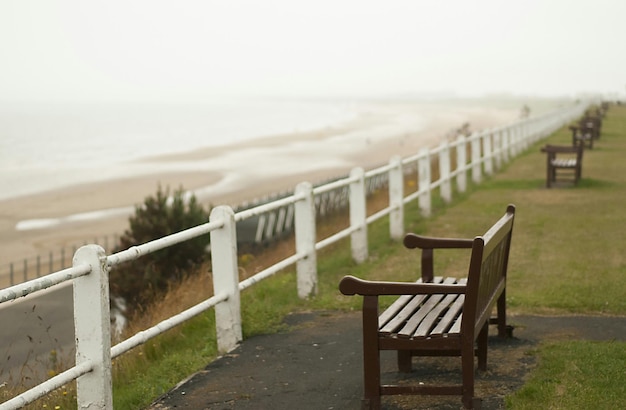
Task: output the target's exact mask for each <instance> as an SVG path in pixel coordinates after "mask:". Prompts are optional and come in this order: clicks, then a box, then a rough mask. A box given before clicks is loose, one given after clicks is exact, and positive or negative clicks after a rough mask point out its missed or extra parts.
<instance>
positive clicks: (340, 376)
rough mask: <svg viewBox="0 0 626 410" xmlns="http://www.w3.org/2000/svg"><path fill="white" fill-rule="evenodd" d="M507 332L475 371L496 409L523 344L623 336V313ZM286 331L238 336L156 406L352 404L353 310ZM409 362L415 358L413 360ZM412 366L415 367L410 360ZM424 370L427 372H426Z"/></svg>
mask: <svg viewBox="0 0 626 410" xmlns="http://www.w3.org/2000/svg"><path fill="white" fill-rule="evenodd" d="M509 320H510V323H511V324H513V325H514V326H515V327H516V328H515V331H514V337H513V338H512V339H508V340H506V341H502V340H500V339H498V338H497V337H491V338H490V341H489V343H490V347H489V349H490V350H489V370H488V371H487V372H485V373H478V376H477V391H478V394H479V395H480V396H481V397H482V398H483V408H485V409H500V408H504V396H505V395H506V394H509V393H511V392H513V391H515V390H517V389H518V388H519V387H520V386H521V385H522V383H523V377H524V375H525V374H527V373H528V371H529V370H530V369H531V368H532V367H533V366H534V356H532V355H528V354H527V352H528V350H530V349H532V348H533V346H534V345H535V344H536V343H537V342H538V341H539V340H551V339H585V340H611V339H615V340H622V341H626V317H618V318H615V317H590V316H582V317H581V316H566V317H563V316H559V317H540V316H516V317H511V318H510V319H509ZM286 321H287V323H288V324H289V325H290V326H291V329H292V330H290V331H288V332H285V333H279V334H271V335H262V336H256V337H252V338H250V339H247V340H245V341H244V342H243V343H242V344H241V345H240V346H239V347H238V348H237V349H236V350H234V351H233V352H232V353H231V354H229V355H227V356H224V357H222V358H220V359H218V360H216V361H214V362H213V363H210V364H209V365H208V366H207V367H206V368H205V369H204V370H202V371H200V372H198V373H196V374H194V375H193V376H191V377H190V378H189V379H187V380H186V381H184V382H182V383H181V384H180V385H179V386H178V387H177V388H175V389H173V390H172V391H171V392H169V393H167V394H166V395H164V396H163V397H161V398H160V399H159V400H157V401H156V402H155V403H154V404H153V405H152V406H151V407H150V409H151V410H157V409H161V410H162V409H219V410H221V409H255V410H259V409H273V410H280V409H303V410H307V409H311V410H320V409H342V410H343V409H359V408H360V400H361V395H362V369H363V367H362V358H361V352H362V348H361V340H362V339H361V316H360V312H353V313H340V312H316V313H309V314H296V315H291V316H289V317H288V318H287V320H286ZM382 357H383V359H382V361H383V373H384V375H383V377H384V378H388V379H390V380H393V379H395V378H396V377H397V373H396V368H395V356H394V354H393V353H392V352H384V354H383V355H382ZM420 360H423V362H419V363H421V364H423V366H421V367H420V368H419V369H414V371H413V373H412V374H411V375H410V376H409V377H410V378H412V379H415V378H420V377H423V378H424V379H428V378H432V377H450V378H451V380H454V378H455V377H458V375H459V374H460V367H459V364H458V359H450V358H435V359H420ZM416 364H417V362H416ZM414 367H417V366H414ZM431 373H432V374H431ZM383 406H384V408H385V409H391V410H395V409H409V408H410V409H432V408H438V409H458V408H459V406H460V398H459V397H456V396H452V397H441V396H435V397H424V396H417V397H410V396H409V397H401V396H395V397H393V398H392V397H385V398H383Z"/></svg>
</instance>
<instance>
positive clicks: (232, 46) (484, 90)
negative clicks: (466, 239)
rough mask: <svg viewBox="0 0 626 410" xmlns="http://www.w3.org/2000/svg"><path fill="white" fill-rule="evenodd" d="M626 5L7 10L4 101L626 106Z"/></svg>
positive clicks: (56, 1)
mask: <svg viewBox="0 0 626 410" xmlns="http://www.w3.org/2000/svg"><path fill="white" fill-rule="evenodd" d="M625 19H626V1H624V0H595V1H593V2H590V1H580V0H579V1H576V0H526V1H496V0H493V1H491V0H478V1H467V0H458V1H457V0H450V1H443V0H442V1H432V0H431V1H422V0H406V1H405V0H379V1H371V0H312V1H302V0H300V1H299V0H250V1H243V0H222V1H211V0H204V1H157V0H149V1H143V0H142V1H133V0H124V1H111V0H109V1H79V0H76V1H71V0H65V1H62V0H41V1H33V0H2V1H0V100H5V101H15V100H52V101H54V100H122V101H126V100H165V101H170V100H183V101H184V100H203V99H207V98H209V99H212V98H215V97H219V96H223V95H286V96H299V95H307V96H326V95H329V96H363V95H365V96H370V95H390V94H432V93H442V92H445V93H455V94H456V95H461V96H465V95H483V94H493V93H512V94H516V95H539V96H562V95H567V96H575V95H577V94H578V93H581V92H592V93H596V92H597V93H605V94H606V93H611V94H613V95H615V94H617V93H619V95H620V96H622V97H624V96H626V51H625V50H626V22H625V21H626V20H625Z"/></svg>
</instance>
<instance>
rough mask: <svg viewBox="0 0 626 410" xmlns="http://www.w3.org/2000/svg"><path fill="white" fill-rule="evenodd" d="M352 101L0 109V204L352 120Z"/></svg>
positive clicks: (43, 105)
mask: <svg viewBox="0 0 626 410" xmlns="http://www.w3.org/2000/svg"><path fill="white" fill-rule="evenodd" d="M358 113H359V108H358V104H357V103H355V102H354V101H350V100H305V99H301V100H294V99H258V98H237V99H236V98H231V99H220V100H219V101H217V100H216V101H213V102H201V103H200V102H198V103H94V102H91V103H0V200H2V199H7V198H14V197H18V196H23V195H28V194H34V193H38V192H42V191H47V190H52V189H56V188H61V187H65V186H70V185H74V184H79V183H88V182H96V181H98V180H106V179H112V178H117V177H123V176H124V175H125V174H127V173H128V172H132V173H134V174H137V173H142V172H145V173H149V172H151V171H153V170H151V169H147V168H145V167H144V168H141V166H139V165H138V164H139V162H140V161H138V160H140V159H142V158H146V157H153V156H158V155H163V154H174V153H184V152H189V151H193V150H195V149H199V148H207V147H217V146H223V145H228V144H232V143H238V142H242V141H247V140H252V139H255V138H263V137H267V136H271V135H280V134H287V133H294V132H303V131H309V130H314V129H319V128H323V127H327V126H332V125H338V124H342V123H345V122H347V121H350V120H351V119H353V118H355V117H356V116H357V115H358Z"/></svg>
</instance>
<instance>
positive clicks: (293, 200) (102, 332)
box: [0, 103, 586, 410]
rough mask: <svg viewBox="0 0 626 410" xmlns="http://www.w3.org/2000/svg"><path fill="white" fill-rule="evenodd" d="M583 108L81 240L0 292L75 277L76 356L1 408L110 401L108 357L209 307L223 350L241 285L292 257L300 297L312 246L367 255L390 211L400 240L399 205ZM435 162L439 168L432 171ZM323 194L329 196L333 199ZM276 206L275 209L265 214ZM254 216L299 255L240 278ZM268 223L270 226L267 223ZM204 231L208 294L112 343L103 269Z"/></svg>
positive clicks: (312, 289) (308, 278)
mask: <svg viewBox="0 0 626 410" xmlns="http://www.w3.org/2000/svg"><path fill="white" fill-rule="evenodd" d="M585 108H586V104H582V103H580V104H577V105H574V106H571V107H566V108H562V109H559V110H557V111H555V112H552V113H548V114H546V115H543V116H541V117H537V118H529V119H525V120H522V121H519V122H516V123H514V124H511V125H509V126H506V127H502V128H498V129H491V130H485V131H482V132H477V133H474V134H472V135H471V136H467V137H466V136H460V137H458V138H457V139H456V140H455V141H453V142H443V143H442V144H441V145H440V146H439V147H437V148H435V149H432V150H431V149H428V148H424V149H422V150H421V151H420V152H419V153H418V154H416V155H414V156H410V157H407V158H400V157H395V158H392V159H391V161H390V162H389V164H388V165H385V166H383V167H380V168H377V169H373V170H370V171H367V172H366V171H364V170H363V169H362V168H355V169H354V170H353V171H352V172H351V173H350V175H349V176H348V177H346V178H343V179H339V180H336V181H333V182H331V183H328V184H325V185H321V186H318V187H313V186H312V185H311V184H310V183H308V182H302V183H300V184H298V185H297V187H296V189H295V192H294V193H293V194H291V195H288V196H286V197H284V198H281V199H279V200H276V201H272V202H269V203H266V204H262V205H259V206H257V207H253V208H249V209H246V210H243V211H240V212H237V213H235V212H234V211H233V210H232V208H230V207H228V206H217V207H215V208H213V210H212V212H211V216H210V220H209V222H208V223H206V224H204V225H200V226H196V227H193V228H190V229H187V230H185V231H182V232H178V233H176V234H173V235H169V236H166V237H163V238H160V239H157V240H154V241H151V242H148V243H145V244H143V245H139V246H134V247H131V248H129V249H127V250H124V251H122V252H118V253H115V254H112V255H106V254H105V251H104V249H103V248H102V247H101V246H99V245H86V246H83V247H81V248H80V249H78V250H77V251H76V253H75V254H74V257H73V266H72V267H71V268H68V269H63V270H61V271H58V272H55V273H52V274H49V275H46V276H44V277H42V278H38V279H34V280H30V281H28V282H25V283H22V284H19V285H15V286H12V287H9V288H6V289H3V290H0V303H4V302H8V301H11V300H15V299H18V298H20V297H22V296H26V295H28V294H32V293H35V292H38V291H40V290H42V289H46V288H49V287H52V286H55V285H58V284H60V283H63V282H66V281H73V284H74V292H73V295H74V296H73V297H74V322H75V330H76V335H75V339H76V364H75V365H74V366H73V367H71V368H70V369H68V370H66V371H64V372H62V373H60V374H58V375H56V376H54V377H52V378H50V379H48V380H46V381H45V382H43V383H41V384H39V385H37V386H35V387H33V388H31V389H30V390H28V391H26V392H24V393H22V394H20V395H18V396H16V397H14V398H12V399H10V400H8V401H6V402H4V403H2V404H0V409H2V410H5V409H15V408H19V407H22V406H24V405H26V404H28V403H31V402H33V401H35V400H36V399H38V398H40V397H42V396H44V395H46V394H48V393H49V392H51V391H52V390H54V389H57V388H59V387H61V386H63V385H65V384H66V383H68V382H70V381H72V380H76V388H77V402H78V407H79V408H86V407H90V408H100V409H109V408H112V394H113V393H112V381H111V360H112V359H113V358H115V357H117V356H119V355H121V354H123V353H125V352H127V351H129V350H130V349H133V348H134V347H136V346H139V345H141V344H143V343H145V342H147V341H148V340H150V339H151V338H153V337H155V336H157V335H159V334H161V333H163V332H164V331H166V330H168V329H171V328H172V327H174V326H177V325H179V324H181V323H183V322H185V321H186V320H188V319H190V318H192V317H194V316H196V315H198V314H200V313H202V312H205V311H207V310H208V309H211V308H214V310H215V316H216V335H217V348H218V351H219V352H220V353H222V354H223V353H226V352H229V351H230V350H232V349H234V348H235V347H236V346H237V344H238V343H239V342H241V340H242V330H241V313H240V304H239V300H240V292H241V291H243V290H245V289H247V288H248V287H250V286H253V285H254V284H255V283H257V282H259V281H261V280H263V279H265V278H267V277H270V276H272V275H274V274H275V273H276V272H278V271H280V270H282V269H284V268H286V267H288V266H291V265H294V264H295V265H296V275H297V288H298V290H297V291H298V295H299V296H300V297H301V298H308V297H312V296H314V295H315V293H316V291H317V256H316V253H317V251H318V250H320V249H322V248H324V247H326V246H328V245H330V244H333V243H336V242H338V241H340V240H342V239H343V238H350V244H351V251H352V257H353V259H354V260H355V261H356V262H357V263H361V262H364V261H365V260H366V259H367V256H368V241H367V227H368V225H369V224H371V223H372V222H373V221H375V220H378V219H380V218H383V217H385V216H388V217H389V231H390V232H389V233H390V237H391V238H392V239H395V240H399V239H400V238H401V237H402V235H403V234H404V227H403V223H404V205H405V204H407V203H409V202H411V201H415V200H417V201H418V205H419V209H420V212H421V213H422V214H423V215H424V216H428V215H430V213H431V207H432V197H431V196H432V193H433V192H434V191H435V190H438V192H439V194H440V196H441V198H442V199H443V200H444V201H450V200H451V198H452V184H453V182H454V181H456V188H457V191H458V192H464V191H465V190H466V189H467V176H468V174H470V176H471V179H472V181H473V182H474V183H480V182H481V180H482V179H483V177H484V175H490V174H492V173H493V172H495V171H496V170H497V169H498V168H499V167H501V166H502V164H504V163H506V162H508V161H510V159H511V158H513V157H515V156H516V155H518V154H519V153H521V152H522V151H524V150H525V149H526V148H527V147H528V146H529V145H530V144H532V143H534V142H535V141H537V140H539V139H541V138H544V137H546V136H547V135H549V134H550V133H552V132H554V131H555V130H557V129H559V128H560V127H562V126H563V125H565V124H567V123H568V122H569V121H571V120H573V119H574V118H576V117H578V116H580V115H582V113H583V111H584V109H585ZM468 153H469V158H468ZM434 163H438V164H437V165H438V166H437V167H436V168H435V171H434V172H433V171H432V165H433V164H434ZM414 171H416V173H415V177H416V181H417V189H416V190H415V191H414V192H412V193H410V194H408V195H405V193H404V181H405V178H406V177H407V173H408V174H413V173H414ZM381 175H384V176H385V177H384V179H385V180H387V186H388V191H389V203H388V206H387V207H386V208H385V209H382V210H380V211H378V212H376V213H374V214H372V215H369V216H368V215H367V211H366V202H367V199H366V196H367V195H366V192H367V189H366V181H370V180H372V179H376V178H381ZM435 176H436V178H435ZM331 192H333V193H334V194H333V196H332V198H341V197H343V198H347V201H348V208H349V226H348V227H347V228H345V229H341V230H339V231H338V232H335V233H333V234H331V235H330V236H328V237H326V238H323V239H321V240H318V239H317V237H316V236H317V233H316V219H317V214H318V210H319V206H320V198H322V197H323V196H324V195H329V193H331ZM327 200H328V201H330V202H332V201H331V200H330V197H327ZM333 200H334V199H333ZM290 209H291V210H292V211H289V210H290ZM272 214H273V215H275V216H274V217H271V218H270V216H269V215H272ZM290 215H291V216H290ZM260 216H264V217H265V218H266V221H267V223H268V224H267V225H265V226H264V228H260V229H261V232H265V231H267V230H268V229H269V230H272V229H276V227H277V226H278V225H281V226H285V224H289V225H290V226H292V227H293V231H294V233H295V245H296V246H295V253H294V254H293V255H291V256H289V257H287V258H285V259H283V260H282V261H279V262H278V263H276V264H274V265H272V266H270V267H268V268H266V269H265V270H263V271H261V272H258V273H257V274H255V275H254V276H251V277H249V278H247V279H245V280H243V281H242V282H239V275H238V265H237V225H238V224H242V223H244V222H245V221H246V220H249V219H251V218H256V217H260ZM270 219H271V220H272V222H271V224H270ZM290 221H292V222H290ZM279 222H280V223H279ZM270 225H271V226H272V228H267V227H268V226H270ZM206 234H209V235H210V243H211V263H212V271H213V275H212V278H213V289H214V296H212V297H210V298H208V299H206V300H205V301H203V302H201V303H199V304H197V305H195V306H193V307H191V308H189V309H187V310H185V311H183V312H182V313H179V314H177V315H175V316H173V317H170V318H169V319H166V320H164V321H162V322H160V323H159V324H157V325H155V326H153V327H151V328H149V329H146V330H143V331H141V332H139V333H137V334H135V335H134V336H132V337H130V338H128V339H126V340H124V341H122V342H121V343H119V344H117V345H115V346H112V347H111V322H110V312H109V288H108V286H109V284H108V272H109V269H111V268H112V267H113V266H115V265H118V264H121V263H124V262H127V261H131V260H134V259H138V258H141V257H142V256H145V255H147V254H150V253H152V252H155V251H157V250H160V249H163V248H166V247H169V246H173V245H175V244H177V243H180V242H183V241H187V240H190V239H193V238H196V237H198V236H201V235H206ZM260 235H262V234H260Z"/></svg>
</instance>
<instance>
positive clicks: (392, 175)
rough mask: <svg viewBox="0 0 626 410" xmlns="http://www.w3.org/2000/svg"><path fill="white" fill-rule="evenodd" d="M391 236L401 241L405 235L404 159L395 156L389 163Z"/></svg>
mask: <svg viewBox="0 0 626 410" xmlns="http://www.w3.org/2000/svg"><path fill="white" fill-rule="evenodd" d="M389 165H390V166H391V169H390V170H389V207H390V208H391V211H390V212H389V236H390V237H391V239H395V240H400V239H402V236H403V235H404V170H403V169H402V158H401V157H400V156H395V157H393V158H391V161H390V163H389Z"/></svg>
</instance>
